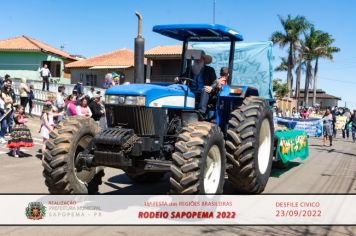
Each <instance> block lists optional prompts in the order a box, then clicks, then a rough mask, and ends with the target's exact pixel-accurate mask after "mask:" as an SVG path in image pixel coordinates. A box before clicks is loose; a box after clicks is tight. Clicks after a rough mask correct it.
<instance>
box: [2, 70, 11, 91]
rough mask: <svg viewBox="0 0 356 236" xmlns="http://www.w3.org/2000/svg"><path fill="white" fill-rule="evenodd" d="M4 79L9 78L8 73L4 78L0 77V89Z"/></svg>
mask: <svg viewBox="0 0 356 236" xmlns="http://www.w3.org/2000/svg"><path fill="white" fill-rule="evenodd" d="M6 79H10V75H8V74H6V75H5V77H4V78H2V77H0V90H1V89H2V88H3V87H4V83H5V80H6Z"/></svg>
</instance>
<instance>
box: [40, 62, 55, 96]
mask: <svg viewBox="0 0 356 236" xmlns="http://www.w3.org/2000/svg"><path fill="white" fill-rule="evenodd" d="M40 75H41V77H42V91H45V87H47V91H49V78H51V77H52V75H51V71H50V70H49V69H48V66H47V64H44V65H43V67H42V68H41V69H40Z"/></svg>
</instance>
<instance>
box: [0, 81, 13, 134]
mask: <svg viewBox="0 0 356 236" xmlns="http://www.w3.org/2000/svg"><path fill="white" fill-rule="evenodd" d="M0 96H1V97H2V99H3V100H4V102H5V110H6V111H7V112H8V111H9V112H8V114H7V115H6V117H5V118H4V120H5V121H6V125H5V126H6V127H7V131H6V134H5V135H6V136H8V135H10V133H11V131H12V127H13V125H14V112H13V107H14V104H15V103H16V95H15V92H14V90H13V89H12V80H11V79H10V78H7V79H5V81H4V87H3V89H2V90H1V91H0Z"/></svg>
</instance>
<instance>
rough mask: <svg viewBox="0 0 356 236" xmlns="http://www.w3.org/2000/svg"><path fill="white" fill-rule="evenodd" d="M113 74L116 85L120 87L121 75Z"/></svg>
mask: <svg viewBox="0 0 356 236" xmlns="http://www.w3.org/2000/svg"><path fill="white" fill-rule="evenodd" d="M111 74H112V80H113V82H114V85H119V84H120V75H119V74H118V73H116V72H113V73H111Z"/></svg>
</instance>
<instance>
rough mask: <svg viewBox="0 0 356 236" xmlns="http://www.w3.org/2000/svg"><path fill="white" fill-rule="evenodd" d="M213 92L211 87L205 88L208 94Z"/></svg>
mask: <svg viewBox="0 0 356 236" xmlns="http://www.w3.org/2000/svg"><path fill="white" fill-rule="evenodd" d="M211 90H213V88H212V87H211V86H204V91H205V92H207V93H211Z"/></svg>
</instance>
